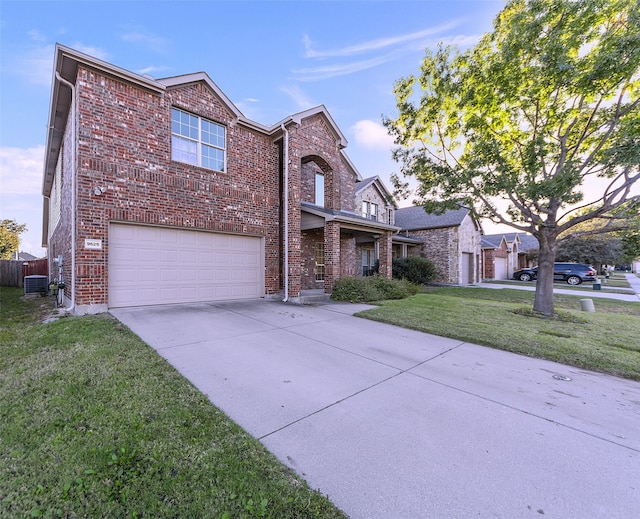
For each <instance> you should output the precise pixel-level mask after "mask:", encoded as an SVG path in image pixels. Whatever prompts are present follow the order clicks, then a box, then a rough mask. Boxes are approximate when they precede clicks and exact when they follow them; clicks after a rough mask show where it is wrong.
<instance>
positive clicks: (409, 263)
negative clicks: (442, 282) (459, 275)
mask: <svg viewBox="0 0 640 519" xmlns="http://www.w3.org/2000/svg"><path fill="white" fill-rule="evenodd" d="M392 271H393V277H394V279H406V280H407V281H410V282H411V283H415V284H416V285H426V284H427V283H429V282H431V281H433V280H434V279H435V277H436V276H437V274H438V270H437V269H436V266H435V264H434V263H433V261H431V260H430V259H428V258H421V257H419V256H408V257H406V258H394V259H393V266H392Z"/></svg>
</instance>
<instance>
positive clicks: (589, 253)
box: [556, 234, 624, 265]
mask: <svg viewBox="0 0 640 519" xmlns="http://www.w3.org/2000/svg"><path fill="white" fill-rule="evenodd" d="M556 259H557V260H558V261H574V262H577V263H590V264H593V265H615V264H616V263H623V262H624V252H623V250H622V240H621V239H620V238H618V237H617V236H615V235H613V234H601V235H594V236H580V237H578V238H568V239H566V240H563V241H562V242H560V243H559V244H558V249H557V252H556Z"/></svg>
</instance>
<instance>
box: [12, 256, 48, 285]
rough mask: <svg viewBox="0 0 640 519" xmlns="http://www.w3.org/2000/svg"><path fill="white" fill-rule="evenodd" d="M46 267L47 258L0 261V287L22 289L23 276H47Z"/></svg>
mask: <svg viewBox="0 0 640 519" xmlns="http://www.w3.org/2000/svg"><path fill="white" fill-rule="evenodd" d="M48 265H49V263H48V260H47V258H42V259H37V260H31V261H17V260H0V286H3V287H22V286H24V277H25V276H34V275H40V276H48V275H49V266H48Z"/></svg>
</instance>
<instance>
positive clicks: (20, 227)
mask: <svg viewBox="0 0 640 519" xmlns="http://www.w3.org/2000/svg"><path fill="white" fill-rule="evenodd" d="M26 230H27V226H26V225H25V224H20V223H18V222H16V221H15V220H0V259H5V260H6V259H11V256H12V255H13V254H14V253H15V252H17V251H18V247H19V245H20V234H22V233H23V232H24V231H26Z"/></svg>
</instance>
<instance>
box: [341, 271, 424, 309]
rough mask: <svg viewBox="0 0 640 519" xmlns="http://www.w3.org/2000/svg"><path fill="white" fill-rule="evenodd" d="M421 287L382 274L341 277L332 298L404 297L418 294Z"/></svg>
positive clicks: (354, 301) (345, 299) (344, 299)
mask: <svg viewBox="0 0 640 519" xmlns="http://www.w3.org/2000/svg"><path fill="white" fill-rule="evenodd" d="M419 290H420V287H419V286H417V285H415V284H413V283H411V282H409V281H407V280H398V279H387V278H385V277H381V276H370V277H346V278H342V279H340V280H339V281H338V282H337V283H336V285H335V287H334V289H333V294H332V295H331V299H333V300H334V301H348V302H350V303H368V302H371V301H382V300H385V299H404V298H405V297H409V296H411V295H414V294H417V293H418V291H419Z"/></svg>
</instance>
